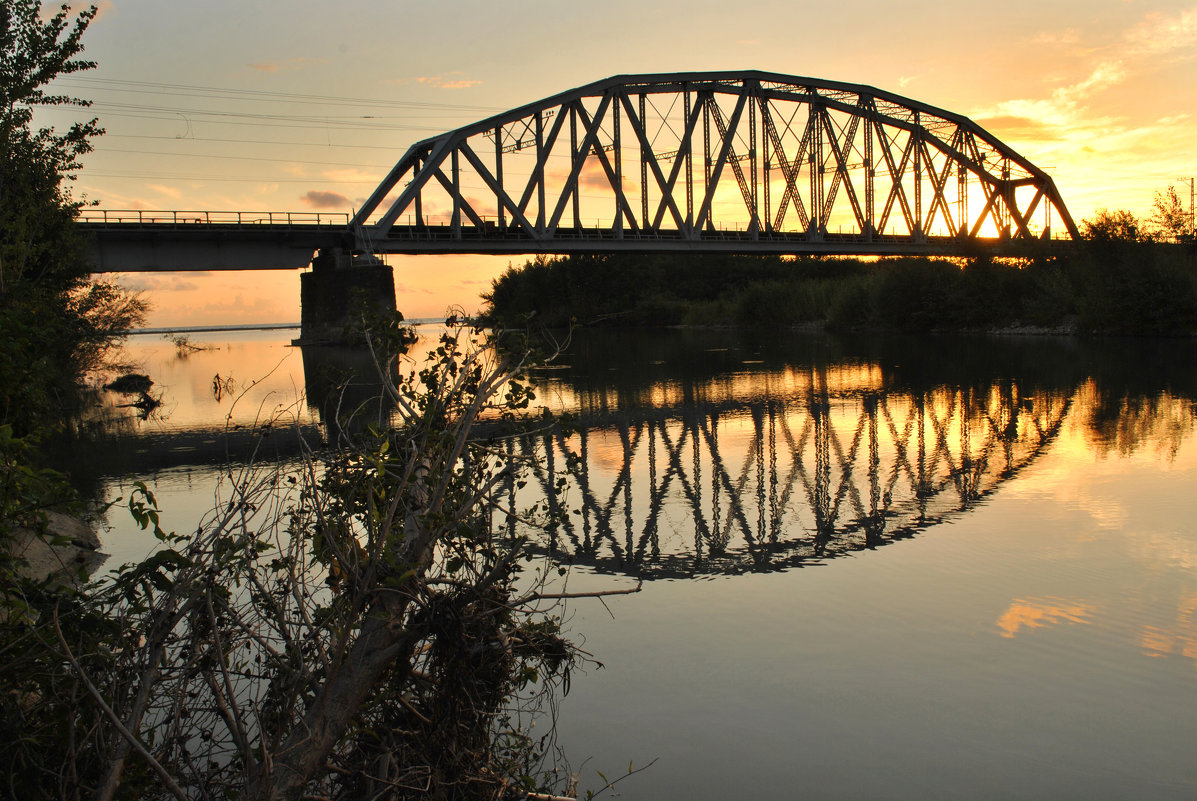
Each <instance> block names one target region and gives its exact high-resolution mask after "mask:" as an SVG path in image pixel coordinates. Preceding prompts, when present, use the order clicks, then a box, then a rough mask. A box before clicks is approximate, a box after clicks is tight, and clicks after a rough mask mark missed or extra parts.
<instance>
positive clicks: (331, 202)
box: [299, 189, 350, 209]
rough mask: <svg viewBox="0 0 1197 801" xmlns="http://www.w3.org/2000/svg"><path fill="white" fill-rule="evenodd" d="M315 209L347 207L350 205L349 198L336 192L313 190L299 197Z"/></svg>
mask: <svg viewBox="0 0 1197 801" xmlns="http://www.w3.org/2000/svg"><path fill="white" fill-rule="evenodd" d="M299 200H300V201H301V202H302V203H306V204H307V205H309V206H311V207H312V208H314V209H345V208H348V207H349V206H350V200H349V198H347V197H345V196H344V195H341V194H338V193H336V192H321V191H318V190H315V189H313V190H311V191H309V192H308V193H307V194H305V195H304V196H303V197H301V198H300V199H299Z"/></svg>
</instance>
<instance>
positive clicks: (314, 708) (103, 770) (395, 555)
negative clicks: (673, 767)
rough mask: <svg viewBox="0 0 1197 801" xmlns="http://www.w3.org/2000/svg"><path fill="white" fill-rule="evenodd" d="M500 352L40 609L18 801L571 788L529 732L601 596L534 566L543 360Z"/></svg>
mask: <svg viewBox="0 0 1197 801" xmlns="http://www.w3.org/2000/svg"><path fill="white" fill-rule="evenodd" d="M376 334H377V332H376ZM384 339H389V341H390V342H392V343H403V342H405V341H407V340H406V338H405V337H404V336H403V334H402V332H401V331H395V330H393V331H391V332H389V335H388V336H386V337H384ZM375 341H378V338H377V336H376V337H375ZM499 344H500V343H498V342H496V341H494V340H488V341H483V340H482V335H481V333H480V332H478V331H476V330H472V329H469V328H465V327H461V326H459V327H456V328H454V329H453V330H451V331H450V332H448V333H447V334H446V335H445V336H444V337H442V338H441V340H440V341H439V342H438V343H437V345H436V348H435V350H434V351H433V352H431V353H430V354H428V357H427V359H425V361H424V363H423V364H422V365H421V366H415V365H414V364H413V366H410V367H408V368H406V369H405V370H404V371H403V372H402V374H400V373H399V372H398V371H397V370H396V369H395V368H394V366H393V362H392V363H391V366H389V367H384V369H383V374H384V376H386V377H387V378H388V379H390V378H392V377H394V378H396V380H394V381H391V380H388V381H387V383H386V387H387V393H388V395H389V397H390V398H391V400H392V401H393V403H394V404H395V407H396V419H395V421H394V423H393V425H391V426H389V427H388V426H385V425H382V424H381V423H382V422H383V421H377V420H376V421H374V425H370V426H364V425H349V424H345V425H342V426H341V431H342V434H343V435H344V432H351V431H359V432H362V433H361V434H358V435H356V436H357V440H356V441H355V442H354V443H353V444H352V445H349V446H346V447H343V448H339V449H335V450H332V451H330V452H323V453H317V452H314V451H308V452H307V454H306V456H305V457H304V458H303V459H302V460H301V462H300V463H298V464H291V465H276V466H262V465H260V466H257V467H253V468H245V469H243V470H238V471H237V472H235V473H233V472H230V477H229V484H228V486H227V488H226V489H227V492H226V493H225V495H224V497H223V499H222V502H221V503H220V505H219V506H218V507H217V508H216V509H214V510H213V512H212V513H211V515H210V516H209V517H208V518H207V519H206V520H205V521H203V522H202V524H201V525H200V526H199V527H198V529H197V530H196V532H195V533H194V534H192V535H189V536H177V535H174V534H168V533H166V532H164V531H163V530H162V529H161V528H160V517H159V513H158V511H157V510H156V509H155V508H154V507H153V506H152V497H148V498H138V499H135V500H134V502H133V504H132V505H131V506H130V510H131V511H132V512H133V513H134V514H135V516H136V517H137V519H138V520H139V521H140V522H142V523H143V524H144V526H145V527H146V528H147V529H150V530H152V531H154V532H155V534H156V536H157V537H158V538H159V539H160V540H161V543H162V545H161V548H160V549H159V550H158V551H157V552H156V553H154V554H153V555H151V556H150V557H149V558H147V559H146V560H144V561H143V562H141V563H140V564H136V565H129V566H127V567H125V568H123V569H122V570H121V571H120V572H119V573H118V574H117V575H116V576H115V577H114V578H113V579H111V580H108V581H105V582H103V583H102V584H100V585H97V586H94V587H92V588H91V589H90V590H89V592H88V593H87V594H86V595H84V596H81V597H74V598H70V599H45V598H43V599H42V600H40V601H38V600H37V599H33V601H32V602H31V604H30V610H31V614H30V615H29V616H28V617H29V622H28V623H27V624H26V625H25V626H24V627H23V628H20V627H18V628H17V631H16V633H15V634H14V633H10V634H9V635H8V639H7V640H6V641H0V653H4V654H5V655H6V656H9V657H12V658H13V659H14V661H19V662H20V663H21V664H19V665H16V666H15V667H14V666H9V668H8V669H7V670H6V671H3V672H0V690H3V691H4V692H3V693H0V697H3V698H10V699H11V698H13V697H15V696H19V697H21V698H23V704H17V706H18V707H20V717H21V720H23V721H24V723H25V729H23V730H19V729H14V731H21V735H22V736H20V737H0V775H7V776H9V777H10V778H9V782H10V785H9V788H7V789H9V790H10V792H11V793H12V795H13V796H14V797H19V798H30V799H33V798H42V797H48V798H54V797H58V796H59V795H60V794H63V792H62V788H63V783H64V782H66V783H68V784H69V785H70V788H71V790H70V793H66V794H67V795H71V794H73V795H77V796H79V797H84V796H85V797H89V798H96V799H113V798H122V797H130V798H131V797H136V798H148V799H153V798H176V799H178V798H241V799H252V800H253V801H259V800H262V801H265V800H266V799H270V800H273V799H297V798H300V797H324V798H345V799H357V798H377V799H390V800H391V801H401V800H402V799H417V798H418V799H471V800H473V799H495V800H496V801H497V800H498V799H515V798H520V799H523V798H527V797H528V795H527V794H528V793H529V792H540V793H542V794H544V793H550V792H552V791H559V790H560V789H561V788H562V787H564V786H565V785H566V783H567V782H568V781H569V774H568V772H566V773H565V774H564V775H562V774H556V775H554V774H552V773H551V772H549V773H545V772H544V771H543V770H542V768H541V762H540V760H541V759H542V758H545V757H550V758H551V757H552V756H553V754H552V752H551V748H550V747H549V746H550V745H551V742H550V741H546V740H542V739H540V738H534V737H532V736H531V733H530V726H529V721H528V720H527V718H526V715H528V714H532V713H534V712H535V711H536V708H537V700H536V699H537V697H538V696H541V695H543V694H544V693H549V692H553V691H554V689H555V687H556V686H557V685H558V684H560V683H564V684H565V685H566V686H568V681H569V676H570V672H571V670H572V669H573V668H574V667H575V666H576V665H577V663H578V662H579V660H581V659H582V658H583V655H582V654H581V653H580V652H579V651H578V650H577V649H576V648H575V646H574V645H573V644H572V643H571V642H570V641H569V640H568V639H566V637H565V636H564V635H563V633H562V631H561V628H560V608H559V604H560V602H561V600H562V599H563V598H565V597H578V596H567V595H565V594H563V593H561V592H553V591H552V590H551V589H550V588H549V586H548V582H549V581H550V580H552V579H556V578H557V577H558V567H559V566H558V565H557V564H556V563H555V562H553V561H552V559H551V557H547V556H544V555H543V552H541V555H540V556H535V555H534V552H533V549H532V544H533V538H534V537H535V536H537V532H538V531H540V532H543V531H545V530H549V531H551V530H552V529H553V527H554V526H555V524H556V521H557V520H558V519H559V518H556V517H554V516H553V515H550V514H549V512H548V511H547V505H546V504H544V503H541V504H539V505H533V506H531V507H530V508H527V509H518V508H515V506H514V499H515V494H516V487H517V485H518V484H519V483H520V482H521V481H522V478H521V473H522V471H523V469H524V467H525V465H523V464H521V462H520V461H519V460H518V459H517V458H516V456H515V455H514V454H515V452H516V450H517V449H515V448H511V447H508V442H507V438H508V437H509V436H511V435H512V434H513V433H515V432H516V431H518V428H517V429H515V430H512V429H511V426H512V425H515V424H516V423H521V424H523V425H527V424H528V423H531V424H532V425H535V426H540V425H543V423H542V422H539V418H537V417H535V416H534V417H533V418H532V419H531V421H528V420H523V419H522V416H523V415H524V414H526V410H527V408H528V407H529V401H530V400H532V398H533V394H532V391H531V389H530V388H529V386H528V385H527V383H526V381H525V380H524V378H523V372H522V371H523V368H524V367H525V366H526V359H527V356H526V354H525V353H524V351H523V350H522V349H521V348H519V347H518V345H517V346H516V347H515V348H501V347H499ZM360 422H367V421H360ZM279 435H280V434H279V433H278V432H277V431H276V433H275V434H274V436H279ZM346 436H348V435H346ZM602 594H609V593H602ZM2 631H4V628H3V627H0V632H2ZM18 635H19V636H18ZM14 641H19V642H21V643H22V648H21V650H20V651H19V652H18V651H16V650H15V649H14V648H12V647H11V644H12V643H13V642H14ZM6 645H7V646H9V647H7V648H6V647H5V646H6ZM21 677H24V678H26V679H27V680H26V682H25V683H24V684H21V683H20V682H19V681H18V679H19V678H21ZM9 706H10V707H11V706H12V704H11V702H10V704H9ZM10 715H11V716H16V715H17V712H11V713H10ZM47 724H49V725H47ZM545 733H546V734H550V732H549V731H546V732H545ZM30 742H37V743H39V744H40V747H39V748H37V749H31V748H30V747H29V744H30ZM64 777H66V778H64Z"/></svg>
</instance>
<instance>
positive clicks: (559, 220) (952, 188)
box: [83, 70, 1079, 271]
mask: <svg viewBox="0 0 1197 801" xmlns="http://www.w3.org/2000/svg"><path fill="white" fill-rule="evenodd" d="M97 214H98V215H99V216H97ZM105 214H107V216H105ZM136 214H138V212H112V211H109V212H106V213H105V212H104V211H103V210H93V211H89V212H88V213H87V214H86V215H85V216H84V219H83V222H84V225H85V227H86V228H87V229H88V230H89V231H91V232H92V233H93V234H94V235H95V238H96V264H97V268H98V270H99V271H117V270H149V269H159V270H161V269H255V268H284V269H294V268H298V267H303V266H306V264H307V263H308V261H310V257H311V254H312V252H313V251H315V250H317V249H328V250H337V251H341V252H342V253H346V254H349V253H353V254H358V255H360V256H365V257H372V256H380V255H384V254H434V253H477V254H533V253H594V252H619V251H624V252H645V253H650V252H673V253H688V252H726V253H748V254H751V253H761V254H765V253H770V254H827V255H848V254H856V255H963V254H969V253H975V252H979V251H983V250H988V251H990V252H1001V251H1010V250H1011V249H1018V248H1020V247H1023V248H1025V247H1026V246H1028V245H1029V244H1030V243H1033V242H1038V241H1051V240H1056V239H1064V238H1066V239H1077V238H1079V235H1078V232H1077V228H1076V225H1075V223H1074V222H1073V220H1072V217H1071V216H1070V215H1069V213H1068V210H1067V208H1066V206H1065V205H1064V201H1063V199H1062V198H1061V196H1060V193H1059V191H1058V190H1057V188H1056V186H1055V183H1054V182H1053V181H1052V179H1051V177H1050V176H1048V175H1047V173H1045V172H1044V171H1043V170H1041V169H1040V168H1038V167H1036V166H1035V165H1034V164H1032V163H1031V162H1030V161H1028V160H1027V159H1025V158H1024V157H1023V156H1021V155H1020V154H1018V153H1017V152H1015V151H1014V150H1013V149H1012V148H1011V147H1009V146H1008V145H1006V144H1005V143H1004V142H1002V141H1001V140H999V139H998V138H997V137H995V136H993V135H992V134H990V133H989V132H988V131H986V130H985V129H983V128H982V127H981V126H979V125H977V124H976V123H975V122H973V121H971V120H970V119H968V118H967V117H964V116H962V115H959V114H955V113H953V112H950V111H945V110H943V109H940V108H936V107H934V106H931V105H928V104H926V103H923V102H920V101H917V100H913V99H910V98H906V97H902V96H900V95H896V94H893V93H891V92H886V91H883V90H880V89H876V88H874V87H871V86H864V85H860V84H850V83H842V82H837V81H828V80H822V79H815V78H803V77H796V76H789V75H779V74H775V73H766V72H760V71H753V70H749V71H740V72H691V73H671V74H655V75H619V76H615V77H612V78H608V79H606V80H602V81H598V82H596V83H592V84H589V85H587V86H583V87H579V88H576V89H572V90H569V91H567V92H563V93H561V94H558V95H554V96H552V97H549V98H546V99H544V100H541V101H538V102H535V103H531V104H528V105H526V106H521V107H519V108H516V109H512V110H511V111H507V112H504V113H502V114H498V115H495V116H493V117H490V118H488V119H485V120H482V121H480V122H477V123H474V124H472V125H467V126H465V127H462V128H459V129H457V130H455V131H450V132H447V133H444V134H441V135H438V136H434V137H431V138H428V139H425V140H423V141H420V142H417V143H415V144H413V145H411V146H410V147H409V148H408V149H407V151H406V152H405V153H404V155H403V156H402V157H401V158H400V159H399V161H398V162H397V163H396V165H395V167H394V168H393V169H392V170H391V171H390V173H389V174H388V175H387V176H386V177H385V178H384V179H383V180H382V182H381V183H380V184H379V186H378V187H377V188H376V189H375V190H374V192H373V193H372V194H371V195H370V197H369V198H368V199H367V200H366V201H365V203H364V204H363V205H362V207H361V208H360V209H358V210H357V211H356V212H355V213H354V214H353V215H352V217H349V216H348V215H313V214H309V215H306V217H308V218H311V217H315V218H316V219H314V220H312V219H303V218H304V217H305V215H303V214H292V215H288V214H285V213H283V214H279V213H274V214H261V215H246V217H247V218H248V219H245V218H242V217H240V216H238V213H236V212H231V213H228V214H226V215H221V214H219V213H214V212H196V213H183V212H153V213H149V212H141V213H140V216H139V218H138V219H137V220H133V219H132V218H131V215H136ZM230 214H231V215H234V216H236V217H237V218H236V219H232V220H230V219H228V215H230ZM241 214H245V213H241ZM163 215H166V216H163ZM178 215H183V218H182V219H180V218H179V216H178ZM147 218H148V219H147ZM334 218H339V219H334ZM305 252H306V255H307V257H308V258H307V259H305V258H304V253H305ZM343 263H351V262H348V261H344V262H343Z"/></svg>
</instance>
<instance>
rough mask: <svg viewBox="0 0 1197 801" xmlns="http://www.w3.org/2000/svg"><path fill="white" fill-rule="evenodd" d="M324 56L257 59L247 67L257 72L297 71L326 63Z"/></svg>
mask: <svg viewBox="0 0 1197 801" xmlns="http://www.w3.org/2000/svg"><path fill="white" fill-rule="evenodd" d="M327 63H328V59H326V58H305V57H303V56H296V57H295V58H291V59H287V60H286V61H259V62H258V63H256V64H250V65H249V68H250V69H253V70H257V71H258V72H270V73H274V72H297V71H299V70H301V69H304V68H305V67H309V66H313V65H317V64H327Z"/></svg>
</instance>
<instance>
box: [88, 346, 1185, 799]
mask: <svg viewBox="0 0 1197 801" xmlns="http://www.w3.org/2000/svg"><path fill="white" fill-rule="evenodd" d="M421 331H423V332H424V333H425V334H426V335H427V334H435V333H436V329H435V328H422V329H421ZM295 335H296V332H294V331H246V332H207V333H196V334H192V335H190V340H191V341H190V343H189V344H190V345H193V346H201V347H202V349H194V348H192V347H186V346H185V347H182V348H180V347H177V346H176V345H175V344H173V343H172V342H170V341H168V340H167V339H166V338H164V337H162V336H161V335H149V334H146V335H137V336H134V337H131V338H130V341H129V342H128V345H127V347H126V358H127V359H128V361H130V362H131V363H133V364H135V365H137V366H138V368H139V371H141V372H145V373H147V374H149V375H150V376H151V377H152V378H153V379H154V381H155V382H156V384H155V387H154V390H153V392H154V393H155V394H156V393H159V392H160V393H161V399H162V404H161V406H159V407H158V408H157V409H156V410H155V411H154V412H153V413H151V414H150V415H149V416H148V417H147V419H138V417H137V415H136V414H135V412H136V410H135V409H131V408H127V407H122V406H121V405H120V404H123V403H128V402H129V399H122V397H121V396H117V395H113V394H107V395H106V402H105V407H104V409H103V410H101V411H100V412H98V413H97V420H96V422H95V423H94V426H93V429H94V432H96V433H94V436H93V438H92V439H90V440H89V442H90V443H91V444H86V443H81V444H78V445H77V446H76V448H75V449H74V453H73V458H74V460H75V461H74V465H75V466H74V467H73V470H72V472H73V475H74V478H75V480H76V482H77V483H78V484H79V485H80V486H81V487H83V488H84V489H85V491H88V492H91V493H92V494H94V495H95V496H97V497H102V498H107V499H113V498H116V497H119V496H121V495H122V494H125V493H127V492H128V490H129V488H130V486H131V484H132V482H134V481H144V482H146V483H147V485H148V486H149V487H150V488H151V489H152V490H153V491H154V492H155V493H156V495H157V497H158V500H159V502H160V504H161V506H162V508H163V510H164V520H163V522H164V525H166V526H168V527H172V528H175V529H177V530H186V529H188V528H190V527H194V526H195V525H196V522H197V521H198V520H199V519H200V517H201V516H202V515H203V514H204V513H205V512H206V511H208V510H209V509H210V508H211V506H212V504H213V499H214V496H215V491H216V487H217V484H218V483H219V481H220V477H221V475H222V474H223V472H224V471H223V469H222V465H223V464H224V463H225V462H226V461H227V459H228V458H229V457H230V456H231V457H232V458H233V459H238V458H240V457H241V456H242V455H243V453H244V450H243V449H244V448H245V447H248V446H247V443H248V439H247V438H245V437H244V435H243V433H242V432H244V431H245V430H246V429H248V428H251V427H252V426H253V425H254V424H255V421H261V420H263V419H266V418H278V419H279V420H280V422H281V423H286V425H278V426H277V428H278V429H280V430H278V431H276V433H275V434H273V435H272V437H271V440H270V441H271V445H270V446H269V448H270V450H269V454H268V455H269V457H270V458H281V459H286V458H290V456H291V455H292V454H293V453H294V445H293V443H294V433H292V432H294V431H295V430H299V431H300V432H302V433H304V435H305V436H308V437H310V438H311V439H312V441H318V439H319V438H320V436H321V431H322V428H321V426H322V421H323V416H324V415H325V414H326V413H327V412H328V407H326V406H322V405H321V403H309V402H308V401H307V400H306V399H304V398H305V392H306V396H307V397H310V398H312V399H313V400H319V398H321V397H323V395H324V393H325V392H326V389H327V387H328V386H330V385H332V384H334V383H337V381H338V380H339V379H340V378H341V377H342V376H343V375H344V374H345V371H346V370H349V369H357V370H358V371H360V372H362V373H363V374H368V372H369V369H368V368H369V365H368V362H367V361H365V360H364V359H362V358H360V357H354V356H351V355H349V354H347V353H346V352H344V351H329V350H320V349H314V348H309V349H304V350H303V351H301V350H300V349H299V348H292V347H290V346H289V341H290V339H291V337H293V336H295ZM1195 367H1197V344H1195V343H1193V342H1191V341H1188V340H1176V341H1148V340H1144V341H1125V340H1112V339H1109V340H1092V341H1086V340H1082V339H1076V338H1047V337H968V338H966V337H930V336H923V337H885V336H870V337H863V336H862V337H834V336H829V335H823V334H784V335H776V334H774V335H753V334H744V333H736V332H727V331H700V330H682V331H638V332H612V331H580V332H577V333H576V334H575V335H574V338H573V341H572V343H571V345H570V347H569V349H568V350H567V351H566V353H565V354H563V356H562V357H561V358H560V359H559V360H558V361H557V362H556V363H554V364H553V365H551V366H550V367H549V368H548V369H544V370H541V371H538V372H537V374H536V380H537V384H538V397H539V401H540V402H543V403H545V404H546V405H548V406H550V407H551V408H553V409H554V410H556V409H562V408H564V409H568V410H571V411H574V412H576V413H577V414H578V415H579V421H580V427H579V428H580V430H579V432H578V433H575V434H573V435H572V436H571V437H570V438H568V439H564V438H561V437H557V436H553V435H545V436H544V437H542V438H541V441H540V442H539V446H540V447H542V448H544V449H546V450H545V451H543V452H546V453H548V454H550V456H551V458H549V459H548V460H546V461H545V463H544V467H543V469H542V471H541V472H540V473H539V474H538V475H535V476H533V477H532V480H531V482H530V486H529V488H528V491H534V492H545V493H548V495H549V496H550V498H551V499H552V500H553V501H554V502H560V503H561V504H563V505H568V506H569V507H570V508H572V509H575V510H577V514H575V515H571V519H572V522H571V523H570V525H568V526H567V527H565V528H564V529H563V531H562V532H561V534H560V535H559V536H558V539H557V542H556V546H557V547H558V548H560V549H562V550H563V551H565V552H566V553H568V554H569V555H570V557H571V558H572V560H573V562H574V564H575V567H574V569H573V577H572V578H571V589H573V590H580V589H601V588H606V589H621V588H627V587H631V586H635V585H636V583H637V582H638V581H642V582H643V584H642V589H641V591H640V592H639V593H637V594H634V595H626V596H614V597H610V598H607V599H605V602H602V603H600V602H598V601H578V602H575V603H574V604H573V605H572V606H571V607H570V609H569V612H570V619H569V628H570V629H571V630H572V632H573V633H574V634H575V636H577V637H579V638H580V639H582V640H583V642H584V647H585V649H586V650H587V651H589V652H590V653H592V654H594V656H595V658H596V659H597V660H599V661H600V662H602V663H603V665H604V667H602V668H601V669H597V668H596V669H591V670H588V671H587V672H585V673H584V674H583V675H579V676H576V677H574V680H573V681H572V688H571V692H570V693H569V694H568V695H567V696H566V697H565V698H564V699H562V700H561V702H560V706H559V710H558V721H557V738H558V742H559V743H560V745H561V746H562V747H563V748H564V750H565V752H566V754H567V755H568V756H569V757H570V758H571V760H572V761H573V763H574V770H576V771H577V772H579V773H580V774H581V776H582V781H583V788H586V787H597V786H600V785H601V784H602V782H601V780H599V779H598V778H597V776H596V771H602V772H603V773H604V774H606V775H607V776H608V777H609V778H614V777H615V776H618V775H619V774H621V773H622V772H624V771H626V770H627V768H628V766H629V763H631V764H632V765H633V766H634V767H640V766H642V765H645V764H647V763H649V762H651V761H653V760H656V761H655V763H654V764H652V766H651V767H649V768H648V769H647V770H645V771H643V772H640V773H637V774H636V775H635V776H632V777H630V778H628V779H627V780H626V781H625V782H622V783H621V784H620V785H619V786H618V788H617V789H618V790H619V791H620V792H621V793H622V794H623V797H626V798H632V799H664V798H686V799H691V800H695V801H701V800H703V799H712V800H713V799H726V798H732V797H751V798H780V797H787V798H789V797H796V796H806V797H812V798H819V799H841V798H842V799H849V798H851V799H860V798H886V799H927V798H974V799H980V798H993V799H998V798H1002V799H1005V798H1020V799H1036V798H1042V799H1067V798H1078V799H1079V798H1084V799H1122V798H1128V797H1144V798H1153V799H1171V798H1176V799H1180V798H1185V799H1190V798H1193V797H1194V796H1197V760H1195V759H1194V758H1193V744H1194V743H1197V715H1194V714H1193V710H1194V709H1195V708H1197V523H1195V522H1194V521H1197V492H1194V487H1195V486H1197V443H1195V442H1194V440H1193V434H1194V422H1195V420H1197V412H1195V406H1194V400H1195V399H1197V369H1195ZM369 389H370V386H369V382H368V381H366V382H364V383H363V385H362V386H361V387H360V388H359V389H358V390H356V391H354V392H351V393H350V394H349V395H348V396H343V397H342V402H343V403H344V404H358V403H367V402H368V398H369V396H370V391H369ZM355 393H356V394H355ZM283 429H285V430H283ZM100 432H104V433H100ZM521 447H522V446H521ZM567 450H569V451H573V452H576V453H578V454H580V456H581V457H582V469H581V470H580V472H579V473H578V474H577V475H576V476H573V477H570V478H568V480H567V484H566V489H565V490H564V491H558V490H557V489H556V479H557V478H558V477H561V476H563V475H564V473H561V472H560V468H561V465H563V463H564V461H565V453H566V451H567ZM109 518H110V528H109V530H108V531H107V532H105V534H104V535H103V539H104V543H105V547H104V550H105V551H106V552H107V553H109V554H111V558H110V561H109V566H111V565H114V564H119V563H120V562H123V561H130V560H136V559H140V558H142V557H143V556H144V555H145V553H146V551H147V549H148V548H149V547H151V543H150V542H147V535H145V534H144V533H142V532H140V531H138V530H137V529H136V528H135V527H134V526H133V525H131V523H130V521H128V520H127V519H125V517H123V516H122V515H121V514H120V513H119V511H118V510H116V511H113V512H111V513H110V514H109Z"/></svg>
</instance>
